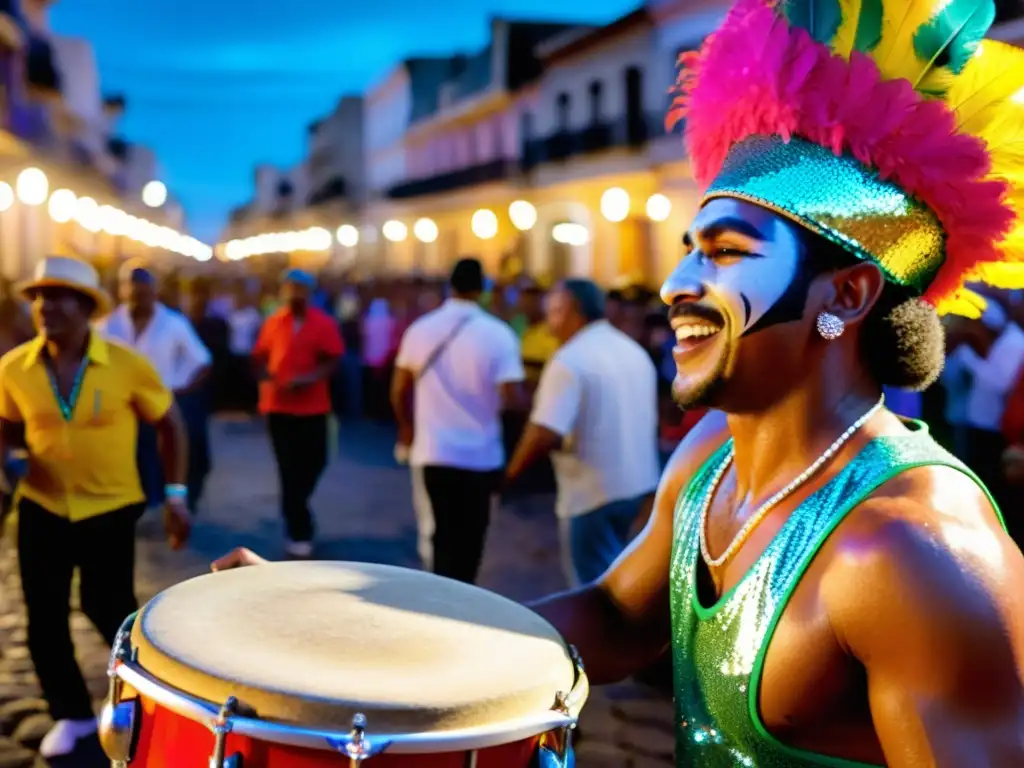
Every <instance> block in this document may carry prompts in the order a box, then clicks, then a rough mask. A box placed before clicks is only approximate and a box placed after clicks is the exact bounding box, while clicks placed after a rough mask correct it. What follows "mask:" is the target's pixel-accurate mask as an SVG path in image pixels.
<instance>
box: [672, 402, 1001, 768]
mask: <svg viewBox="0 0 1024 768" xmlns="http://www.w3.org/2000/svg"><path fill="white" fill-rule="evenodd" d="M909 426H910V427H911V429H912V430H913V431H911V432H910V433H909V434H904V435H899V436H892V437H880V438H876V439H874V440H872V441H871V442H869V443H868V444H867V445H866V446H865V447H864V448H863V449H862V450H861V452H860V453H859V454H858V455H857V456H856V457H855V458H854V459H853V460H852V461H851V462H850V463H849V464H848V465H847V466H846V467H844V468H843V469H842V470H841V471H840V472H839V474H837V475H836V476H835V477H834V478H833V479H832V480H831V481H829V482H828V483H827V484H826V485H824V486H823V487H822V488H820V489H819V490H818V491H816V492H815V493H814V494H812V495H811V496H809V497H808V498H807V499H806V500H805V501H804V502H803V503H802V504H801V505H800V506H799V507H797V508H796V510H794V511H793V513H792V514H791V515H790V516H789V519H788V520H787V521H786V522H785V523H784V524H783V526H782V528H781V529H780V530H779V533H778V534H777V535H776V536H775V538H774V539H773V540H772V541H771V543H770V544H769V545H768V547H767V548H766V549H765V551H764V554H762V555H761V557H760V558H759V559H758V560H757V561H756V562H755V563H754V565H753V566H752V567H751V569H750V570H749V571H748V572H747V573H746V575H745V576H744V577H743V578H742V579H741V580H740V582H739V583H738V584H737V585H736V586H735V587H733V588H732V589H730V590H729V591H728V592H726V593H725V594H724V595H722V597H721V598H720V599H719V600H718V602H717V603H716V604H715V605H714V606H712V607H710V608H706V607H704V606H702V605H701V603H700V600H699V597H698V593H697V565H698V558H700V556H701V555H700V543H699V538H698V526H699V524H700V516H701V506H702V502H703V498H704V494H705V493H706V490H707V487H708V484H709V483H710V482H711V480H712V478H713V477H714V475H715V471H716V470H717V469H718V467H719V466H720V465H721V463H722V462H723V461H724V460H725V459H726V457H727V455H728V451H729V449H730V448H731V441H730V442H727V443H725V444H724V445H723V446H722V447H721V448H720V449H719V450H718V451H716V452H715V453H714V454H713V455H712V456H711V457H710V458H709V459H708V460H707V461H706V462H705V464H704V466H703V467H702V468H701V469H700V470H699V471H698V472H697V474H696V475H694V477H693V479H692V480H691V481H690V483H689V484H688V486H687V487H686V489H685V490H684V491H683V493H682V494H681V495H680V498H679V503H678V505H677V507H676V512H675V523H674V527H675V534H674V545H673V552H672V564H671V584H672V655H673V662H674V669H675V672H674V674H675V706H676V724H675V727H676V765H677V766H679V768H690V766H701V767H702V768H811V766H816V767H820V766H833V767H834V768H865V767H864V764H862V763H857V762H853V761H850V760H842V759H839V758H835V757H829V756H825V755H818V754H814V753H811V752H807V751H804V750H800V749H796V748H793V747H789V746H787V745H785V744H783V743H781V742H780V741H778V740H777V739H776V738H774V737H773V736H772V735H771V734H769V733H768V731H767V730H766V729H765V727H764V724H763V723H762V722H761V718H760V712H759V709H758V692H759V688H760V681H761V672H762V664H763V662H764V656H765V652H766V651H767V648H768V644H769V642H770V640H771V638H772V634H773V632H774V630H775V626H776V624H777V623H778V620H779V617H780V616H781V615H782V611H783V609H784V608H785V607H786V604H787V602H788V601H789V598H790V596H791V595H792V594H793V590H794V589H795V588H796V586H797V584H798V583H799V581H800V577H801V576H802V575H803V573H804V571H805V570H806V569H807V567H808V566H809V565H810V563H811V561H812V560H813V559H814V556H815V554H817V552H818V550H819V549H820V548H821V546H822V544H823V543H824V542H825V539H826V538H828V536H829V534H831V533H832V531H833V530H834V529H835V527H836V526H837V525H838V524H839V523H840V522H841V521H842V519H843V517H844V516H845V515H846V514H847V512H849V511H850V510H851V509H853V508H854V507H855V506H857V504H859V503H860V502H862V501H863V500H864V499H865V498H867V497H868V496H869V495H870V494H871V493H872V492H874V491H875V490H876V489H877V488H878V487H879V486H881V485H882V484H883V483H885V482H886V481H888V480H890V479H891V478H892V477H893V476H895V475H897V474H899V473H900V472H904V471H906V470H908V469H912V468H914V467H919V466H926V465H942V466H948V467H952V468H954V469H957V470H959V471H961V472H964V473H965V474H967V475H968V476H970V477H971V478H972V479H974V480H975V482H978V484H979V485H981V483H980V481H978V479H977V478H976V477H975V476H974V474H973V473H971V471H970V470H969V469H967V468H966V467H965V466H964V465H963V464H962V463H960V462H959V461H958V460H957V459H956V458H954V457H953V456H952V455H951V454H949V453H947V452H946V451H945V450H944V449H943V448H942V447H940V446H939V445H938V444H937V443H936V442H935V441H934V440H933V439H932V438H931V436H930V435H929V434H928V429H927V427H926V426H925V425H924V424H922V423H920V422H913V423H911V424H909ZM993 506H995V504H994V502H993Z"/></svg>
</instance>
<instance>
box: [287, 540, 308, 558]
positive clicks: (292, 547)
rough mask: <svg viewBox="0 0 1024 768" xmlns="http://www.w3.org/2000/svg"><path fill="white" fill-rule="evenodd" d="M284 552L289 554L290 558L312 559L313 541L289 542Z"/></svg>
mask: <svg viewBox="0 0 1024 768" xmlns="http://www.w3.org/2000/svg"><path fill="white" fill-rule="evenodd" d="M284 551H285V552H286V553H288V556H289V557H298V558H305V557H312V556H313V542H311V541H288V542H285V545H284Z"/></svg>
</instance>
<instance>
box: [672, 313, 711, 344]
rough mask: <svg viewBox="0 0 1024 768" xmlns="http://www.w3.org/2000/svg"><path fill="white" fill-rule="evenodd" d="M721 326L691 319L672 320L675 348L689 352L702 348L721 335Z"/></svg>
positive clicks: (707, 321)
mask: <svg viewBox="0 0 1024 768" xmlns="http://www.w3.org/2000/svg"><path fill="white" fill-rule="evenodd" d="M722 328H723V326H722V325H721V324H719V323H715V322H712V321H710V320H704V319H697V318H692V317H676V318H673V319H672V331H673V332H674V333H675V335H676V348H677V349H679V350H680V351H689V350H691V349H696V348H697V347H699V346H702V345H703V344H705V343H706V342H708V341H709V340H710V339H712V338H714V337H715V336H717V335H718V334H719V333H721V331H722Z"/></svg>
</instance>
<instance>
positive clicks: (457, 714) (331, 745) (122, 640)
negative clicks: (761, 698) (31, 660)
mask: <svg viewBox="0 0 1024 768" xmlns="http://www.w3.org/2000/svg"><path fill="white" fill-rule="evenodd" d="M114 646H115V647H114V649H113V652H112V654H111V661H110V668H109V670H108V671H109V675H110V691H109V694H108V697H107V701H106V703H105V705H104V707H103V711H102V714H101V717H100V739H101V742H102V743H103V746H104V750H105V751H106V752H107V755H108V756H109V757H110V759H111V760H112V761H114V765H115V766H129V765H130V766H136V765H138V766H146V767H147V768H193V766H210V768H328V767H330V768H338V767H339V766H356V765H359V764H360V763H362V762H364V761H368V762H369V763H370V765H371V766H372V768H395V767H396V766H408V767H409V768H467V767H469V766H476V768H527V767H528V766H550V767H551V768H558V767H562V768H564V767H565V766H568V765H571V764H572V750H571V744H570V737H571V730H572V728H573V727H574V726H575V724H576V719H577V717H578V715H579V711H580V709H581V708H582V706H583V704H584V702H585V701H586V697H587V693H588V686H587V679H586V675H585V674H584V673H583V668H582V666H581V665H580V663H579V660H578V659H577V658H576V656H575V652H574V651H572V650H571V649H569V648H567V647H566V646H565V644H564V642H563V640H562V638H561V637H560V636H559V634H558V633H557V632H556V631H555V629H554V628H553V627H552V626H551V625H550V624H548V623H547V622H546V621H545V620H544V619H542V618H541V617H539V616H538V615H537V614H535V613H533V612H532V611H530V610H529V609H527V608H525V607H524V606H521V605H519V604H518V603H514V602H512V601H510V600H507V599H505V598H503V597H499V596H498V595H495V594H493V593H491V592H487V591H486V590H483V589H479V588H477V587H474V586H470V585H467V584H462V583H459V582H456V581H451V580H449V579H445V578H441V577H439V576H435V575H433V574H429V573H422V572H420V571H413V570H409V569H405V568H396V567H392V566H386V565H371V564H363V563H319V562H291V563H272V564H268V565H260V566H254V567H249V568H241V569H237V570H231V571H224V572H221V573H212V574H207V575H205V576H199V577H198V578H195V579H191V580H189V581H186V582H183V583H181V584H177V585H175V586H173V587H171V588H170V589H168V590H166V591H165V592H162V593H161V594H159V595H157V596H156V597H155V598H154V599H153V600H152V601H150V602H149V603H148V604H147V605H146V606H144V607H143V608H142V609H141V610H140V611H139V612H138V614H135V615H133V616H131V617H129V618H128V620H126V621H125V624H124V626H123V627H122V629H121V632H120V634H119V636H118V638H117V641H116V642H115V644H114Z"/></svg>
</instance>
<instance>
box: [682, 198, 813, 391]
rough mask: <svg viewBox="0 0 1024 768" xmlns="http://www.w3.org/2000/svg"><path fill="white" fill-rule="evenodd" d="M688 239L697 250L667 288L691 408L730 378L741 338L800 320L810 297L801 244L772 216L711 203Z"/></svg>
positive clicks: (734, 203) (731, 203) (724, 201)
mask: <svg viewBox="0 0 1024 768" xmlns="http://www.w3.org/2000/svg"><path fill="white" fill-rule="evenodd" d="M687 239H688V241H689V245H690V246H691V252H690V253H689V254H688V255H687V256H686V257H685V258H684V259H683V260H682V261H681V262H680V263H679V265H678V266H677V267H676V269H675V271H674V272H673V273H672V275H671V276H670V277H669V279H668V280H667V281H666V282H665V285H664V286H663V288H662V298H663V299H664V300H665V302H666V303H668V304H671V305H672V310H671V311H670V316H671V317H672V323H673V329H674V331H675V333H676V339H677V346H676V348H675V350H674V353H673V354H674V356H675V358H676V367H677V369H678V375H677V377H676V381H675V383H674V385H673V393H674V395H675V396H676V399H677V401H678V402H680V404H682V405H684V406H688V405H693V404H696V403H698V402H704V403H707V402H709V400H708V398H709V397H711V396H712V395H713V393H714V392H716V391H717V390H718V388H719V386H720V385H721V384H722V383H723V382H724V381H725V380H726V379H727V378H728V376H729V374H730V371H731V369H732V366H733V363H734V361H735V359H736V355H737V350H738V344H739V340H740V338H741V337H743V336H745V335H747V334H749V333H752V332H754V331H757V330H761V329H763V328H766V327H768V326H769V325H774V324H776V323H780V322H787V321H789V320H794V319H797V318H799V317H800V316H802V314H803V307H804V303H805V299H806V280H805V279H802V276H801V273H802V272H803V271H804V270H802V269H801V264H802V261H803V259H802V253H803V247H802V245H801V242H800V241H799V239H798V237H797V234H796V231H795V230H794V229H793V226H792V225H790V224H789V223H788V222H786V221H784V220H783V219H781V218H779V217H778V216H776V215H774V214H772V213H771V212H769V211H767V210H765V209H763V208H759V207H757V206H754V205H752V204H750V203H745V202H742V201H738V200H732V199H728V198H721V199H716V200H712V201H710V202H709V203H708V204H707V205H706V206H704V208H703V209H702V210H701V211H700V213H699V214H698V215H697V218H696V220H695V221H694V224H693V226H692V227H691V229H690V232H689V234H688V235H687ZM716 318H717V321H716Z"/></svg>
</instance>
